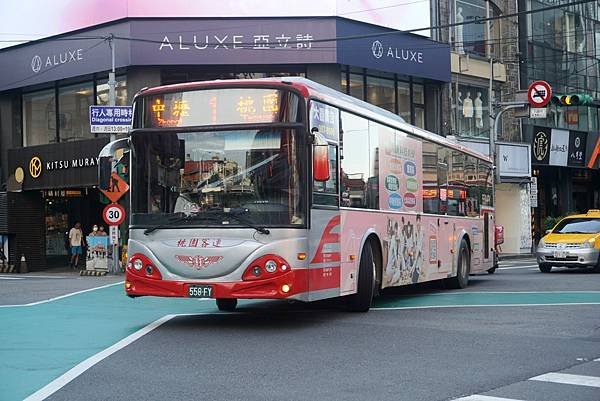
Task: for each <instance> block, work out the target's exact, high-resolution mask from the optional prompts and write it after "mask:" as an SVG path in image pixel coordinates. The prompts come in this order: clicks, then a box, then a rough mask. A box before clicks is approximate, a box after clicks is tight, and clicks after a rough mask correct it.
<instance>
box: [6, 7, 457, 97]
mask: <svg viewBox="0 0 600 401" xmlns="http://www.w3.org/2000/svg"><path fill="white" fill-rule="evenodd" d="M110 33H113V34H114V35H115V36H116V37H117V38H127V39H143V40H118V45H117V46H116V58H115V60H116V67H117V68H119V67H125V66H128V65H152V66H157V65H240V64H251V65H264V64H282V65H286V64H288V65H289V64H292V65H294V64H296V65H306V64H335V63H340V64H348V65H354V66H359V67H365V68H373V69H377V70H380V71H388V72H394V73H399V74H406V75H414V76H419V77H423V78H430V79H435V80H440V81H446V82H449V81H450V47H449V45H447V44H443V43H439V42H435V41H431V40H429V39H426V38H424V37H422V36H419V35H414V34H403V33H393V31H392V30H390V29H388V28H384V27H380V26H376V25H369V24H365V23H362V22H357V21H351V20H347V19H344V18H335V17H324V18H302V17H293V18H283V17H282V18H215V19H196V20H194V19H168V18H163V19H153V20H131V21H127V22H118V23H113V24H107V25H105V26H103V27H101V28H97V29H90V30H87V31H85V32H83V33H77V34H72V35H68V34H65V35H61V36H60V37H57V38H51V39H49V40H45V41H40V42H32V43H30V44H25V45H21V46H16V47H14V48H7V49H3V50H1V51H0V71H3V74H2V75H0V91H4V90H8V89H12V88H19V87H24V86H29V85H34V84H39V83H43V82H50V81H55V80H59V79H64V78H70V77H74V76H79V75H85V74H90V73H96V72H100V71H107V70H109V69H110V67H111V65H110V63H111V57H110V51H109V47H108V45H107V44H106V43H102V42H103V39H102V38H103V37H106V36H107V35H108V34H110ZM392 33H393V34H392ZM365 34H366V35H370V36H369V37H367V38H362V39H352V40H336V38H339V37H347V36H350V35H365ZM64 39H69V40H64ZM15 67H17V68H15ZM36 71H37V72H36Z"/></svg>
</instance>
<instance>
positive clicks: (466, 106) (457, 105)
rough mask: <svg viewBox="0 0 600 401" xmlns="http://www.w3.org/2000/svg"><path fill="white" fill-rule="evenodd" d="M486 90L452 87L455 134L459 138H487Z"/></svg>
mask: <svg viewBox="0 0 600 401" xmlns="http://www.w3.org/2000/svg"><path fill="white" fill-rule="evenodd" d="M488 92H489V91H488V89H487V88H482V87H477V86H470V85H458V91H456V87H455V86H454V87H453V96H452V99H453V105H452V109H453V112H454V116H455V121H456V126H455V127H454V129H455V132H456V133H457V135H459V136H466V137H481V138H489V130H490V123H489V105H488V103H489V97H488Z"/></svg>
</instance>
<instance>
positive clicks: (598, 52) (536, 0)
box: [518, 0, 600, 238]
mask: <svg viewBox="0 0 600 401" xmlns="http://www.w3.org/2000/svg"><path fill="white" fill-rule="evenodd" d="M569 3H570V2H569V1H567V0H563V1H556V0H551V1H550V0H519V1H518V5H519V10H520V11H524V10H536V9H540V8H544V7H548V6H554V5H561V6H563V7H560V8H556V9H554V10H549V11H544V12H541V13H532V14H529V15H527V16H526V17H524V18H521V19H520V21H519V37H520V49H521V55H522V56H521V57H522V60H521V63H520V66H521V69H520V76H521V82H523V83H526V82H532V81H534V80H537V79H543V80H545V81H547V82H548V83H549V84H550V85H551V86H552V91H553V93H554V94H574V93H584V94H587V95H590V96H592V97H593V98H594V99H600V66H599V63H600V4H599V3H598V2H597V1H596V2H589V3H586V4H579V5H575V6H571V5H569ZM599 121H600V120H599V109H598V107H597V106H594V107H589V106H569V107H564V106H557V105H550V106H549V107H548V114H547V118H545V119H535V120H533V119H523V138H524V139H525V141H526V142H528V143H530V144H531V149H532V153H531V158H532V168H533V175H534V177H536V178H537V186H538V196H537V207H535V208H534V211H535V213H534V229H535V231H536V236H537V237H538V238H539V236H540V234H541V235H543V232H544V230H545V229H547V228H548V227H547V222H545V220H546V218H547V217H549V216H554V217H558V216H564V215H566V214H569V213H572V212H586V211H587V210H588V209H598V208H600V171H599V170H598V168H599V163H600V160H598V159H599V158H598V153H597V152H598V150H599V149H600V148H599V147H600V142H599V135H598V131H599V128H598V126H599Z"/></svg>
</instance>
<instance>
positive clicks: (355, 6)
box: [0, 0, 430, 48]
mask: <svg viewBox="0 0 600 401" xmlns="http://www.w3.org/2000/svg"><path fill="white" fill-rule="evenodd" d="M334 15H337V16H341V17H344V18H350V19H356V20H359V21H363V22H369V23H373V24H377V25H382V26H386V27H390V28H394V29H400V30H407V29H415V28H423V27H428V26H429V25H430V12H429V0H302V1H289V2H288V1H281V0H244V1H239V0H221V1H219V2H215V1H214V0H168V1H158V0H3V1H2V13H1V14H0V48H4V47H9V46H13V45H17V44H20V43H24V42H26V41H28V40H35V39H39V38H43V37H48V36H53V35H57V34H60V33H65V32H70V31H73V30H77V29H81V28H84V27H88V26H93V25H98V24H102V23H106V22H109V21H113V20H116V19H121V18H126V17H130V18H134V17H211V18H215V17H286V16H287V17H291V16H296V17H301V16H309V17H310V16H334ZM422 34H423V35H428V32H423V33H422Z"/></svg>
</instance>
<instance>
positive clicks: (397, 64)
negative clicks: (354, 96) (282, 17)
mask: <svg viewBox="0 0 600 401" xmlns="http://www.w3.org/2000/svg"><path fill="white" fill-rule="evenodd" d="M336 26H337V36H338V37H339V38H348V37H355V36H361V35H363V36H365V35H368V36H367V37H363V38H358V39H348V40H338V42H337V53H338V54H337V61H338V63H340V64H348V65H354V66H360V67H365V68H372V69H375V70H379V71H389V72H396V73H400V74H406V75H414V76H418V77H423V78H430V79H435V80H438V81H444V82H449V81H450V75H451V72H450V71H451V69H450V46H449V45H447V44H444V43H439V42H435V41H432V40H429V39H426V38H423V37H421V36H418V35H414V34H410V33H402V32H393V31H390V30H389V29H385V28H381V27H377V26H373V25H364V24H359V23H357V22H355V21H349V20H344V19H339V20H338V21H337V24H336ZM377 34H380V35H377Z"/></svg>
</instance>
